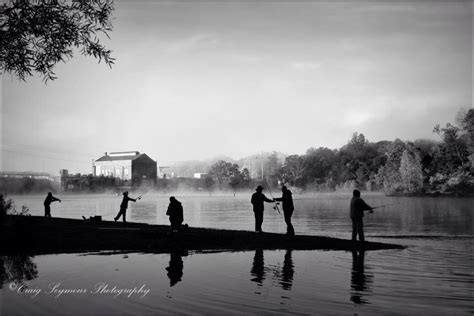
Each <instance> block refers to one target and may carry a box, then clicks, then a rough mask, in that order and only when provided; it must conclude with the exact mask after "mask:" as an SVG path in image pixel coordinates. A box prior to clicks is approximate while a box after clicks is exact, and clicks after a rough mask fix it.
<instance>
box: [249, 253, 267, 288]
mask: <svg viewBox="0 0 474 316" xmlns="http://www.w3.org/2000/svg"><path fill="white" fill-rule="evenodd" d="M250 275H251V276H252V279H250V281H253V282H257V283H258V285H259V286H262V282H263V280H265V267H264V260H263V250H262V249H255V255H254V257H253V263H252V269H251V270H250Z"/></svg>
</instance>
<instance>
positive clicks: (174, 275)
mask: <svg viewBox="0 0 474 316" xmlns="http://www.w3.org/2000/svg"><path fill="white" fill-rule="evenodd" d="M187 255H188V253H187V252H186V251H184V252H182V251H174V252H171V253H170V262H169V267H166V271H168V273H167V275H168V278H169V279H170V286H173V285H175V284H176V283H178V282H180V281H181V278H182V277H183V267H184V265H183V259H182V256H187Z"/></svg>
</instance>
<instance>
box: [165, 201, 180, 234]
mask: <svg viewBox="0 0 474 316" xmlns="http://www.w3.org/2000/svg"><path fill="white" fill-rule="evenodd" d="M166 215H168V216H169V219H170V223H171V228H170V232H179V231H181V224H183V220H184V216H183V206H182V205H181V202H180V201H178V200H176V198H175V197H174V196H172V197H170V204H169V205H168V210H167V211H166Z"/></svg>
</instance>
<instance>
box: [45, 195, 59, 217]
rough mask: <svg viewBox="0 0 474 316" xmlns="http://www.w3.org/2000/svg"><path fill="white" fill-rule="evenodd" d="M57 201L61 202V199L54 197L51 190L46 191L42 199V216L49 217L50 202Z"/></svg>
mask: <svg viewBox="0 0 474 316" xmlns="http://www.w3.org/2000/svg"><path fill="white" fill-rule="evenodd" d="M56 201H58V202H59V203H61V200H60V199H58V198H56V197H54V196H53V194H52V193H51V192H48V195H47V196H46V199H45V200H44V203H43V204H44V217H51V203H53V202H56Z"/></svg>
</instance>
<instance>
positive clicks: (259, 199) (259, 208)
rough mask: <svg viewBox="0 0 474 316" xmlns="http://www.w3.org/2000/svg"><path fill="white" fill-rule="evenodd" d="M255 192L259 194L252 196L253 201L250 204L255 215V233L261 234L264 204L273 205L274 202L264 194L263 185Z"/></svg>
mask: <svg viewBox="0 0 474 316" xmlns="http://www.w3.org/2000/svg"><path fill="white" fill-rule="evenodd" d="M255 190H256V191H257V192H255V193H254V194H252V199H251V200H250V202H251V203H252V205H253V213H254V215H255V231H256V232H258V233H261V232H262V223H263V210H264V206H263V204H264V203H263V202H267V203H273V200H270V199H269V198H267V197H266V196H265V195H264V194H263V193H262V191H263V187H262V186H261V185H259V186H258V187H257V189H255Z"/></svg>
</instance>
